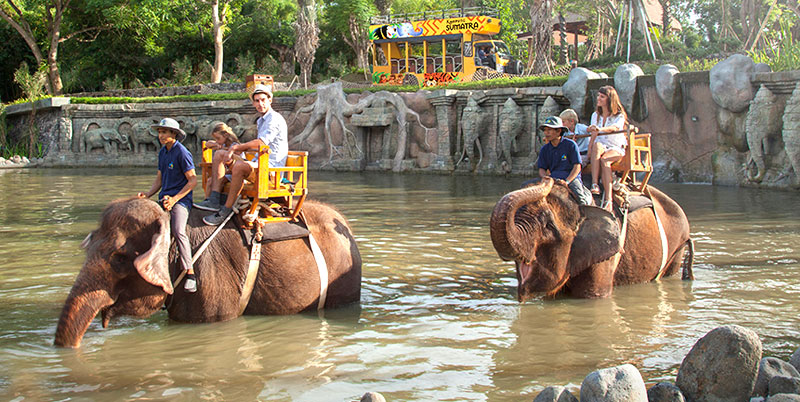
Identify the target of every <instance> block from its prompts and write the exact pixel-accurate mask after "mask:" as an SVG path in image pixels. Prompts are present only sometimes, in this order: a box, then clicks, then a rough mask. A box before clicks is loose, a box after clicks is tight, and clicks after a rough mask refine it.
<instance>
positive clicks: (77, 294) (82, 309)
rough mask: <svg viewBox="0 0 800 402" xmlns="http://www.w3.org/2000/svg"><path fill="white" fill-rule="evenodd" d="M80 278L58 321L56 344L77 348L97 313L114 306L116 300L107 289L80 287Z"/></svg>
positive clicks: (70, 293)
mask: <svg viewBox="0 0 800 402" xmlns="http://www.w3.org/2000/svg"><path fill="white" fill-rule="evenodd" d="M80 283H81V280H80V277H79V278H78V280H76V284H75V286H73V287H72V290H71V291H70V292H69V296H68V297H67V301H66V302H65V303H64V309H63V310H62V311H61V317H60V318H59V319H58V327H57V328H56V336H55V341H54V344H55V345H56V346H62V347H70V348H76V347H78V346H80V344H81V339H83V334H85V333H86V330H87V329H88V328H89V324H91V323H92V320H93V319H94V317H95V316H96V315H97V313H98V312H99V311H100V310H102V309H104V308H106V307H108V306H110V305H112V304H114V299H113V298H112V297H111V295H110V294H109V292H108V290H106V289H91V288H87V287H86V286H82V285H79V284H80Z"/></svg>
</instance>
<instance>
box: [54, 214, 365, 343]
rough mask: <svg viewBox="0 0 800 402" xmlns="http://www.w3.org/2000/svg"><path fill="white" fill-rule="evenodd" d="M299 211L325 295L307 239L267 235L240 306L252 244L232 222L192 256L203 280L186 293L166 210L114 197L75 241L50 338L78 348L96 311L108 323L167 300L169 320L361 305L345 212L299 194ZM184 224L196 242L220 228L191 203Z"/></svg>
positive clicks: (156, 307) (194, 246)
mask: <svg viewBox="0 0 800 402" xmlns="http://www.w3.org/2000/svg"><path fill="white" fill-rule="evenodd" d="M303 215H304V216H305V223H306V225H307V227H308V229H309V231H310V233H311V235H312V236H313V237H314V239H315V240H316V244H318V246H319V250H320V251H321V254H322V255H323V256H324V260H325V264H324V265H327V284H328V287H327V294H326V295H325V296H321V294H323V290H322V289H323V288H324V287H323V286H321V285H322V282H321V279H320V278H321V277H324V271H322V272H320V271H319V270H318V266H317V263H316V260H315V258H314V256H313V253H312V251H311V249H310V244H311V243H310V242H309V238H308V237H300V238H296V237H295V238H293V239H290V240H282V241H275V242H267V241H263V242H262V248H261V256H260V262H259V265H258V272H257V276H256V278H255V283H254V286H253V288H252V293H251V296H250V299H249V302H247V304H246V308H244V309H243V311H241V310H242V308H240V306H239V303H240V301H239V299H240V297H241V294H242V293H243V290H242V289H243V288H244V286H243V285H242V284H243V283H244V278H245V277H246V272H247V271H248V261H249V259H250V252H249V249H248V247H247V245H246V243H245V241H244V240H243V239H244V236H243V235H242V233H240V232H239V230H238V229H236V227H235V226H234V224H233V220H232V221H230V222H228V223H227V224H226V225H225V226H224V227H223V228H222V229H221V231H220V232H219V234H218V235H217V236H216V237H214V238H213V240H212V241H211V242H210V243H208V247H207V248H206V249H205V251H204V252H203V253H202V254H200V256H199V258H197V261H196V262H195V263H194V270H195V275H196V277H197V279H198V282H199V284H200V285H199V287H198V290H197V292H196V293H188V292H186V291H184V289H183V286H174V287H173V281H175V279H176V278H177V277H178V274H179V271H180V268H179V267H180V262H179V261H178V255H177V251H176V247H174V246H173V247H171V246H170V238H171V236H170V223H169V220H170V218H169V214H168V213H166V212H164V211H163V210H162V209H161V207H160V206H159V205H158V204H157V203H156V202H154V201H151V200H147V199H142V198H129V199H121V200H116V201H112V202H111V203H110V204H109V205H108V206H107V207H106V208H105V209H104V210H103V213H102V216H101V218H100V225H99V227H98V228H97V229H95V230H94V231H93V232H91V233H90V234H89V235H88V236H87V237H86V239H85V240H84V241H83V243H82V244H81V246H82V247H83V248H85V249H86V254H87V256H86V260H85V262H84V264H83V267H82V268H81V270H80V272H79V273H78V276H77V277H76V279H75V283H74V285H73V286H72V289H71V291H70V293H69V296H68V297H67V299H66V301H65V303H64V308H63V310H62V313H61V317H60V318H59V321H58V326H57V328H56V333H55V341H54V343H55V345H57V346H64V347H78V346H80V343H81V340H82V339H83V336H84V334H85V333H86V330H87V328H88V327H89V324H90V323H91V321H92V320H93V319H94V317H95V316H96V315H97V313H98V312H100V313H102V325H103V327H104V328H105V327H107V326H108V324H109V321H110V320H111V318H113V317H116V316H121V315H129V316H135V317H147V316H150V315H152V314H153V313H155V312H156V311H158V310H159V309H160V308H161V306H162V305H165V303H166V306H167V311H168V316H169V318H170V319H171V320H174V321H179V322H188V323H204V322H217V321H226V320H231V319H234V318H236V317H238V316H239V315H240V314H242V313H243V314H247V315H286V314H296V313H300V312H304V311H310V310H316V309H317V308H333V307H337V306H343V305H346V304H351V303H357V302H358V301H359V299H360V296H361V255H360V254H359V251H358V247H357V246H356V242H355V239H354V237H353V234H352V231H351V229H350V227H349V225H348V223H347V220H346V219H345V218H344V216H342V215H341V214H340V213H339V212H338V211H336V210H335V209H334V208H333V207H331V206H329V205H326V204H323V203H321V202H316V201H313V200H307V201H306V202H305V204H304V207H303ZM270 225H278V224H276V223H269V224H267V225H266V226H265V228H264V233H265V234H267V233H269V232H268V231H269V230H270ZM187 226H188V229H189V230H188V232H189V233H188V234H189V238H190V242H191V244H192V249H193V250H197V249H198V246H199V245H200V244H201V243H203V242H204V241H205V240H206V239H207V238H208V237H209V236H210V234H211V233H212V232H213V231H214V229H216V228H215V227H210V226H206V225H204V224H203V222H202V213H200V211H197V210H193V211H192V212H191V213H190V217H189V223H188V225H187ZM324 265H323V264H320V266H324ZM245 294H246V293H245ZM322 299H324V305H321V304H322V303H320V301H321V300H322ZM245 300H247V299H245ZM318 304H320V305H318Z"/></svg>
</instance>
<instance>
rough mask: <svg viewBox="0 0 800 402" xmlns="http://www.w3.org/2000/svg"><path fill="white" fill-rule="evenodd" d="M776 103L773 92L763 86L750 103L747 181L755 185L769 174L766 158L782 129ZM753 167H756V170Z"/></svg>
mask: <svg viewBox="0 0 800 402" xmlns="http://www.w3.org/2000/svg"><path fill="white" fill-rule="evenodd" d="M775 102H776V100H775V95H773V94H772V91H770V90H769V89H768V88H767V87H766V86H764V85H762V86H761V88H760V89H759V90H758V92H757V93H756V97H755V98H753V100H752V101H751V102H750V109H749V110H748V112H747V118H746V120H745V127H746V133H747V145H748V147H749V148H750V159H749V160H748V162H747V179H748V180H750V181H752V182H755V183H760V182H761V181H762V180H763V179H764V175H765V174H766V173H767V161H766V156H767V153H768V150H769V141H770V139H771V137H774V136H775V134H777V133H778V130H779V128H780V127H779V124H780V110H779V109H778V108H777V107H776V105H775ZM752 166H755V169H753V168H752ZM754 170H755V172H754Z"/></svg>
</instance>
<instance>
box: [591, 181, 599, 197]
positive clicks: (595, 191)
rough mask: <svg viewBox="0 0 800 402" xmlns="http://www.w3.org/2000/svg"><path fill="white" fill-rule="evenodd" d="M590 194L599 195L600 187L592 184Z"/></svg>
mask: <svg viewBox="0 0 800 402" xmlns="http://www.w3.org/2000/svg"><path fill="white" fill-rule="evenodd" d="M592 194H594V195H599V194H600V186H598V185H597V183H593V184H592Z"/></svg>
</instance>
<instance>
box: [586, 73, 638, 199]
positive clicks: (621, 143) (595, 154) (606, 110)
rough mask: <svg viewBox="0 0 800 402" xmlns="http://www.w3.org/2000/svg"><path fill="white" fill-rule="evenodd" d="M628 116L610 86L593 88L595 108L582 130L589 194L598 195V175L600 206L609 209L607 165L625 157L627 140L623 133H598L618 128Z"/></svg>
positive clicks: (620, 128)
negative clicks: (586, 141) (589, 176)
mask: <svg viewBox="0 0 800 402" xmlns="http://www.w3.org/2000/svg"><path fill="white" fill-rule="evenodd" d="M627 119H628V117H627V116H626V115H625V109H624V108H623V107H622V102H620V100H619V95H617V91H616V90H615V89H614V87H612V86H610V85H606V86H603V87H600V89H599V90H598V91H597V109H596V110H595V112H594V113H592V121H591V125H590V126H589V128H588V129H587V130H586V131H588V132H589V134H591V135H592V136H591V138H590V139H589V160H590V161H591V163H592V194H600V187H599V186H598V185H597V180H598V178H599V177H598V176H600V175H601V174H602V178H603V203H602V204H601V207H602V208H605V209H607V210H609V211H610V210H611V184H612V183H611V164H612V163H614V162H616V161H618V160H620V159H622V157H623V156H625V146H626V145H627V142H628V141H627V139H626V138H625V134H624V133H619V134H610V135H601V136H598V134H601V133H611V132H614V131H622V130H623V129H624V128H625V122H626V121H627Z"/></svg>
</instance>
